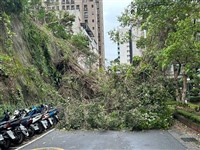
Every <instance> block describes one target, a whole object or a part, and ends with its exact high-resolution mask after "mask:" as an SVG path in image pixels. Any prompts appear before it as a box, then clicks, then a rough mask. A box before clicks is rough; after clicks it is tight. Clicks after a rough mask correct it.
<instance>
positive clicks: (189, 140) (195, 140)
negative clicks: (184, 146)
mask: <svg viewBox="0 0 200 150" xmlns="http://www.w3.org/2000/svg"><path fill="white" fill-rule="evenodd" d="M181 139H182V140H183V141H184V142H198V141H197V139H195V138H181Z"/></svg>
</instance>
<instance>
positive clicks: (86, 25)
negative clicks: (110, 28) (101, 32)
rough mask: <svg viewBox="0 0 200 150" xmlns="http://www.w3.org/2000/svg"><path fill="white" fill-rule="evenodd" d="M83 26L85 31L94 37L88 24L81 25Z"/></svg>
mask: <svg viewBox="0 0 200 150" xmlns="http://www.w3.org/2000/svg"><path fill="white" fill-rule="evenodd" d="M81 26H82V27H83V28H84V29H85V31H86V32H87V34H88V35H89V36H90V37H94V34H93V32H92V30H91V29H90V27H89V26H88V24H87V23H81Z"/></svg>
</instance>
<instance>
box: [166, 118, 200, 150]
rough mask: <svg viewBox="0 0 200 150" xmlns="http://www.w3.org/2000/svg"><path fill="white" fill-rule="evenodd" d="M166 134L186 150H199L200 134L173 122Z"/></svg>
mask: <svg viewBox="0 0 200 150" xmlns="http://www.w3.org/2000/svg"><path fill="white" fill-rule="evenodd" d="M168 132H169V133H170V134H171V135H172V136H173V137H174V138H175V139H177V140H178V141H179V142H180V143H182V144H183V145H184V146H185V147H186V148H187V149H188V150H200V133H198V132H196V131H194V130H192V129H190V128H188V127H187V126H186V125H184V124H182V123H181V122H179V121H177V120H175V122H174V125H173V126H172V127H171V128H170V129H169V130H168Z"/></svg>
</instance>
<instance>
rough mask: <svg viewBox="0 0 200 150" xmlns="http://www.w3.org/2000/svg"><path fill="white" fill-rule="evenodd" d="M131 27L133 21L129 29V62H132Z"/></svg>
mask: <svg viewBox="0 0 200 150" xmlns="http://www.w3.org/2000/svg"><path fill="white" fill-rule="evenodd" d="M132 28H133V23H132V22H131V23H130V29H129V48H130V64H132V63H133V45H132Z"/></svg>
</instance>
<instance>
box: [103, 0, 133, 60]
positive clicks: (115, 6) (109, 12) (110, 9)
mask: <svg viewBox="0 0 200 150" xmlns="http://www.w3.org/2000/svg"><path fill="white" fill-rule="evenodd" d="M131 1H132V0H103V9H104V40H105V58H106V59H107V60H108V61H109V62H110V61H111V60H114V59H115V58H117V45H116V44H115V43H113V42H112V41H111V40H110V38H109V36H108V32H109V31H110V30H112V29H114V28H117V27H118V26H119V23H118V21H117V16H120V14H121V12H123V10H124V9H125V8H126V7H127V6H128V5H129V4H130V3H131Z"/></svg>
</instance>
